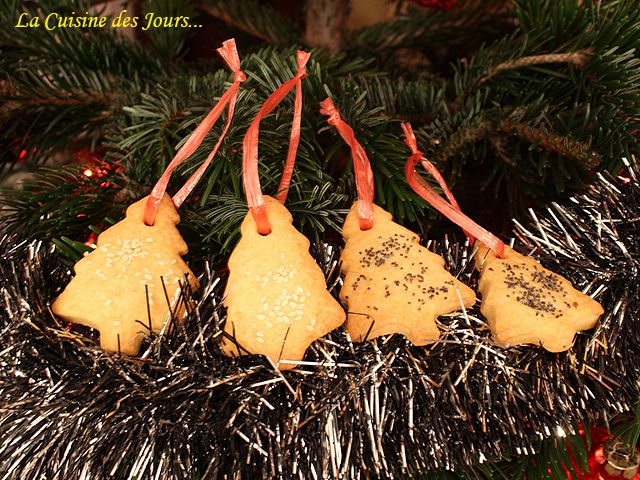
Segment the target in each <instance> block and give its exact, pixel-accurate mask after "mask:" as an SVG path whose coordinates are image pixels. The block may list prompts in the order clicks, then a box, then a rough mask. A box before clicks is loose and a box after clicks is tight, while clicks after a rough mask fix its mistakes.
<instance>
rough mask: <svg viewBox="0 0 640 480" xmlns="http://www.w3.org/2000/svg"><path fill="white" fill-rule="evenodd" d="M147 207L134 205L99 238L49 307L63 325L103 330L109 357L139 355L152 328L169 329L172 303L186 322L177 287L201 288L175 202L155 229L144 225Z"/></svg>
mask: <svg viewBox="0 0 640 480" xmlns="http://www.w3.org/2000/svg"><path fill="white" fill-rule="evenodd" d="M146 202H147V197H145V198H143V199H142V200H139V201H138V202H136V203H134V204H133V205H131V206H130V207H129V208H128V209H127V213H126V217H125V219H124V220H122V221H120V222H118V223H116V224H115V225H113V226H112V227H110V228H108V229H107V230H105V231H104V232H102V233H101V234H100V236H99V237H98V240H97V248H96V249H95V250H94V251H93V252H91V253H89V254H88V255H86V256H85V257H84V258H82V259H81V260H80V261H78V263H76V265H75V267H74V271H75V273H76V275H75V277H74V278H73V279H72V280H71V282H70V283H69V285H67V288H65V290H64V291H63V292H62V294H60V296H59V297H58V298H57V299H56V301H55V302H54V303H53V305H51V309H52V310H53V312H54V313H55V314H56V315H58V316H60V317H62V318H64V319H65V320H68V321H70V322H73V323H79V324H82V325H87V326H89V327H93V328H96V329H97V330H99V331H100V345H101V346H102V348H103V349H104V350H107V351H110V352H118V351H120V352H121V353H124V354H127V355H137V354H138V352H139V350H140V344H141V343H142V339H143V338H144V336H145V334H147V333H148V332H149V324H151V329H152V330H153V331H154V332H160V331H161V330H162V329H163V328H168V326H169V325H168V324H169V322H170V320H171V315H169V303H170V304H171V306H172V311H173V312H174V313H173V317H174V318H176V319H180V318H182V317H183V313H184V305H183V302H182V301H181V299H180V298H179V297H180V287H179V283H180V282H183V283H184V281H185V275H186V276H187V277H186V278H187V279H188V280H187V281H188V283H189V284H191V285H192V286H194V287H195V286H197V280H196V279H195V277H194V275H193V273H191V271H190V270H189V267H187V265H186V264H185V263H184V261H183V260H182V258H181V255H184V254H185V253H187V250H188V249H187V245H186V243H185V242H184V240H183V239H182V237H181V236H180V233H179V232H178V230H177V229H176V227H175V225H176V224H177V223H178V222H179V221H180V216H179V215H178V212H177V211H176V209H175V207H174V205H173V202H172V201H171V198H170V197H169V196H168V195H167V194H165V195H164V197H163V198H162V201H161V203H160V206H159V209H158V214H157V217H156V220H155V223H154V225H153V226H147V225H145V224H144V222H143V220H142V217H143V214H144V208H145V205H146ZM145 286H146V287H147V288H148V298H149V302H148V305H149V312H147V295H146V292H145Z"/></svg>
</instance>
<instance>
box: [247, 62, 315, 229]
mask: <svg viewBox="0 0 640 480" xmlns="http://www.w3.org/2000/svg"><path fill="white" fill-rule="evenodd" d="M310 57H311V54H310V53H308V52H303V51H302V50H298V52H297V55H296V60H297V63H298V70H297V72H296V74H295V76H294V77H293V78H292V79H290V80H287V81H286V82H284V83H283V84H282V85H280V87H278V88H277V89H276V91H275V92H273V93H272V94H271V95H270V96H269V98H267V100H266V101H265V102H264V105H262V107H261V108H260V111H258V114H257V115H256V117H255V118H254V119H253V121H252V122H251V125H250V126H249V128H248V129H247V133H246V134H245V136H244V140H243V141H242V154H243V156H242V172H243V176H242V178H243V183H244V190H245V195H246V197H247V205H248V206H249V210H250V211H251V214H252V215H253V218H254V220H255V222H256V226H257V228H258V232H259V233H260V234H261V235H268V234H269V233H271V227H270V226H269V219H268V218H267V211H266V209H265V206H264V199H263V198H262V190H261V187H260V176H259V174H258V137H259V130H260V122H261V121H262V119H264V118H265V117H266V116H267V115H269V114H270V113H271V112H272V111H273V110H274V109H275V108H276V106H278V104H279V103H280V102H281V101H282V100H283V99H284V98H285V97H286V96H287V94H288V93H289V92H290V91H291V90H292V89H293V88H294V87H295V89H296V96H295V100H294V107H293V121H292V124H291V134H290V136H289V149H288V151H287V158H286V161H285V165H284V170H283V172H282V177H281V179H280V185H279V186H278V194H277V196H276V198H277V199H278V200H279V201H280V202H282V203H284V202H285V200H286V199H287V193H288V191H289V185H290V183H291V177H292V176H293V167H294V165H295V161H296V154H297V152H298V145H299V144H300V125H301V123H302V79H303V78H305V77H306V76H307V69H306V64H307V62H308V61H309V58H310Z"/></svg>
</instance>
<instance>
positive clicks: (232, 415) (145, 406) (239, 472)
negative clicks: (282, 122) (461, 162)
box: [0, 172, 640, 480]
mask: <svg viewBox="0 0 640 480" xmlns="http://www.w3.org/2000/svg"><path fill="white" fill-rule="evenodd" d="M430 247H431V248H433V249H434V250H435V251H437V252H439V253H441V254H442V255H443V256H444V257H445V259H446V262H447V265H448V268H449V269H450V270H451V271H452V272H454V273H455V274H457V275H458V276H459V278H460V279H461V280H463V281H464V282H466V283H468V284H469V285H470V286H471V287H472V288H475V287H476V282H477V274H476V273H475V272H474V270H473V265H472V261H471V257H472V254H473V249H472V248H470V247H469V246H467V245H462V244H453V243H449V242H447V241H444V242H441V243H439V244H435V243H434V244H431V245H430ZM515 247H516V248H517V249H518V250H520V251H523V252H527V253H531V254H533V255H534V256H536V257H537V258H539V259H540V260H541V262H542V263H543V264H544V265H545V266H547V267H548V268H551V269H552V270H554V271H556V272H558V273H560V274H562V275H565V276H566V277H567V278H569V279H570V280H572V281H573V282H574V284H575V285H576V286H577V287H578V288H581V289H583V290H584V291H585V292H587V293H589V294H591V295H593V296H595V297H596V298H597V299H598V300H599V301H600V302H601V303H602V304H603V305H604V307H605V311H606V313H605V315H604V316H603V318H602V319H601V321H600V322H599V324H598V326H597V328H596V329H595V331H592V332H585V333H582V334H579V335H578V338H577V339H576V343H575V345H574V347H573V348H572V349H571V350H569V351H568V352H565V353H561V354H552V353H549V352H546V351H545V350H543V349H541V348H539V347H533V346H522V347H518V348H503V347H500V346H498V345H496V344H495V343H494V342H493V341H492V339H491V335H490V333H489V331H488V328H487V326H486V322H485V319H484V318H483V317H482V315H481V314H480V311H479V309H478V307H477V306H475V307H473V308H471V309H469V310H467V311H466V312H461V313H458V314H455V315H450V316H446V317H441V318H440V322H441V327H442V329H443V331H444V333H443V335H442V339H441V341H440V342H438V343H437V344H434V345H431V346H428V347H414V346H412V345H410V344H409V343H408V342H407V341H406V340H405V339H404V338H402V337H400V336H397V335H396V336H389V337H386V338H382V339H377V340H376V341H373V342H368V343H364V344H353V343H351V342H350V341H349V339H348V337H347V336H346V335H345V334H344V332H342V330H338V331H335V332H333V333H332V334H330V335H329V336H327V337H325V338H323V339H321V340H319V341H317V342H316V343H315V344H314V345H313V346H312V347H311V348H310V350H309V352H308V354H307V356H306V358H305V362H304V363H303V364H302V365H301V366H300V367H299V368H298V369H297V370H294V371H291V372H287V373H285V374H282V373H280V372H278V371H277V370H275V369H274V368H273V367H272V366H271V365H270V364H269V363H268V362H267V361H266V360H264V359H263V358H262V357H242V358H240V359H235V360H231V359H228V358H226V357H224V356H222V355H221V354H220V350H219V347H218V344H217V342H218V338H219V335H220V332H221V326H222V324H223V322H224V315H225V314H224V309H223V307H222V306H221V301H220V300H221V294H222V291H223V283H224V280H225V279H224V278H222V277H219V276H218V275H216V274H215V272H213V271H211V269H210V267H209V264H208V262H206V261H203V262H202V265H201V267H202V271H203V272H204V273H203V274H202V278H201V285H202V286H203V288H202V289H201V291H199V292H184V293H185V295H187V296H188V297H189V298H191V299H192V300H193V303H192V307H191V309H190V311H189V319H188V321H187V322H186V323H185V325H184V326H183V327H178V328H176V329H175V330H174V331H173V332H171V333H170V334H169V335H167V336H163V337H150V339H149V341H148V343H147V345H146V347H145V350H144V354H143V355H142V357H141V358H138V359H129V358H122V357H119V356H117V355H107V354H105V353H104V352H102V351H101V350H100V348H99V347H97V346H96V342H95V340H96V337H95V335H96V334H95V332H93V331H92V330H90V329H85V328H84V327H78V326H71V325H68V324H63V323H60V322H59V321H58V320H56V319H55V318H54V317H53V315H52V314H51V312H50V311H49V309H48V305H49V304H50V303H51V301H52V300H53V299H54V298H55V297H56V295H57V294H58V293H59V292H60V291H61V289H62V288H64V286H65V285H66V283H67V282H68V281H69V279H70V275H71V273H70V269H69V267H68V266H67V265H64V264H63V263H62V262H61V260H60V258H59V256H58V255H57V252H56V251H55V250H54V249H53V248H50V247H48V246H46V245H44V244H43V243H42V242H38V241H34V242H31V243H28V242H24V243H17V244H16V243H15V242H14V241H13V240H12V239H11V238H4V239H3V240H2V241H1V242H0V282H1V283H0V285H1V286H0V478H2V479H4V478H7V479H13V478H20V479H39V478H46V479H65V480H71V479H89V478H91V479H94V478H117V479H121V478H150V479H182V478H194V479H195V478H198V479H201V478H251V479H254V478H294V477H295V478H325V477H328V478H339V477H343V478H369V477H394V476H401V475H402V474H412V473H415V472H419V471H424V470H428V469H439V468H447V469H454V468H456V466H457V465H461V464H474V463H476V462H478V461H482V460H483V459H486V458H490V457H495V456H501V455H502V454H505V453H533V452H534V451H535V448H536V445H537V443H538V442H539V440H540V439H543V438H546V437H549V436H552V435H558V434H563V432H564V433H569V432H570V430H571V428H572V425H575V424H576V422H577V421H580V420H582V421H590V420H593V419H594V418H596V417H599V416H604V417H607V416H610V415H613V414H616V413H619V412H623V411H626V410H628V409H629V408H630V407H631V406H632V405H633V403H634V402H635V401H636V400H637V399H638V398H639V397H640V387H639V374H638V369H637V366H636V365H637V358H638V355H639V353H640V352H639V350H640V338H639V337H640V278H639V275H638V271H639V263H640V186H639V184H638V180H637V178H635V177H633V172H632V177H630V178H623V177H621V178H616V179H614V178H610V177H602V176H601V177H600V178H599V179H598V181H597V183H596V184H595V185H594V186H593V187H591V189H590V190H589V191H588V192H587V193H586V194H584V195H581V196H579V197H575V198H572V199H571V200H570V201H568V202H567V203H565V204H563V205H559V204H552V205H550V206H549V208H548V209H547V210H546V211H544V212H537V213H534V212H532V213H531V221H530V222H529V223H528V224H527V225H526V226H523V225H519V224H517V225H516V243H515ZM312 250H313V254H314V255H315V257H316V258H317V260H318V262H319V264H320V265H321V266H322V268H323V270H324V272H325V274H326V277H327V284H328V285H329V287H330V289H331V290H332V291H333V292H334V293H335V292H336V290H337V289H338V287H339V284H340V278H339V268H338V257H339V249H338V248H337V247H335V246H331V245H326V244H321V245H316V246H314V247H313V249H312ZM87 301H91V299H90V298H88V299H87Z"/></svg>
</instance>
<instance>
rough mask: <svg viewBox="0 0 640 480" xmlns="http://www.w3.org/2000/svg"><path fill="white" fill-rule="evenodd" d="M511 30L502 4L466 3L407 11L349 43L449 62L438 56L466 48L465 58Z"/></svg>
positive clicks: (361, 32)
mask: <svg viewBox="0 0 640 480" xmlns="http://www.w3.org/2000/svg"><path fill="white" fill-rule="evenodd" d="M512 29H513V25H512V20H511V14H510V12H509V9H508V6H507V5H506V4H505V2H500V1H495V2H493V1H492V2H486V1H480V0H465V1H462V2H458V4H457V5H456V8H454V9H451V10H448V11H437V10H433V9H426V8H417V7H413V8H410V9H409V10H408V11H407V12H406V13H403V14H400V15H399V16H398V17H397V18H396V19H395V20H393V21H391V22H385V23H379V24H376V25H373V26H370V27H365V28H362V29H360V30H357V31H356V32H354V33H353V38H352V40H351V42H350V43H352V44H353V45H354V46H358V47H363V48H366V49H371V50H387V49H390V50H393V51H394V54H395V52H396V51H397V50H398V49H400V48H419V49H425V50H427V51H430V53H431V55H432V56H433V55H434V54H436V53H439V54H440V56H443V57H444V58H445V59H446V58H449V59H451V57H450V56H449V55H447V54H445V55H442V53H441V52H442V51H453V52H458V51H459V49H465V48H466V49H467V51H466V52H465V53H466V54H468V53H469V52H470V51H473V50H475V49H476V48H477V47H478V46H479V45H481V44H482V43H483V42H485V41H489V40H491V39H494V38H496V36H497V35H499V34H502V33H505V32H506V31H511V30H512ZM461 32H465V33H466V35H461V34H460V33H461ZM445 61H448V60H445Z"/></svg>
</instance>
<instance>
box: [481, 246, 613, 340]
mask: <svg viewBox="0 0 640 480" xmlns="http://www.w3.org/2000/svg"><path fill="white" fill-rule="evenodd" d="M475 262H476V268H477V270H478V271H480V281H479V283H478V289H479V291H480V293H481V294H482V302H481V304H480V311H481V312H482V314H483V315H484V316H485V317H486V318H487V322H488V324H489V328H490V329H491V332H492V333H493V334H494V335H495V339H496V341H497V342H498V343H501V344H503V345H506V346H511V345H520V344H527V343H529V344H535V345H542V347H544V348H545V349H547V350H548V351H550V352H561V351H564V350H568V349H569V348H571V346H572V345H573V341H574V337H575V335H576V333H577V332H579V331H582V330H589V329H591V328H593V327H595V325H596V324H597V323H598V319H599V318H600V316H601V315H602V314H603V313H604V310H603V308H602V306H601V305H600V304H599V303H598V302H596V301H595V300H594V299H592V298H591V297H589V296H588V295H585V294H584V293H582V292H580V291H578V290H576V289H575V288H573V285H572V284H571V282H569V280H567V279H566V278H564V277H562V276H561V275H558V274H556V273H554V272H551V271H549V270H547V269H545V268H544V267H543V266H542V265H540V264H539V263H538V262H536V261H535V260H534V259H533V258H531V257H528V256H525V255H521V254H520V253H518V252H516V251H515V250H513V249H511V248H509V247H508V246H506V245H505V252H504V258H498V257H496V255H495V254H494V252H493V251H492V250H490V249H489V248H487V247H486V246H485V245H483V244H482V243H480V242H478V251H477V252H476V256H475Z"/></svg>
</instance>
